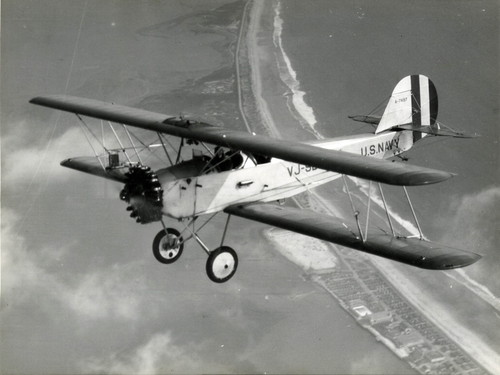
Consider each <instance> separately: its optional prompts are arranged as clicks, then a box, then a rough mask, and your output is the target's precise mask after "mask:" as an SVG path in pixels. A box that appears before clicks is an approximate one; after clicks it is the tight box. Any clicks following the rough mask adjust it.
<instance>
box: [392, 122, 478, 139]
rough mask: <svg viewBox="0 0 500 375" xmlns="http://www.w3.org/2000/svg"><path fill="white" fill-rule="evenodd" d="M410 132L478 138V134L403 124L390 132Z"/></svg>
mask: <svg viewBox="0 0 500 375" xmlns="http://www.w3.org/2000/svg"><path fill="white" fill-rule="evenodd" d="M398 129H399V130H412V131H415V132H420V133H425V134H430V135H435V136H442V137H455V138H476V137H479V134H468V133H464V132H458V131H455V130H452V129H447V128H444V129H443V128H438V127H437V126H418V127H414V126H413V125H412V124H404V125H398V126H396V127H394V128H392V130H398Z"/></svg>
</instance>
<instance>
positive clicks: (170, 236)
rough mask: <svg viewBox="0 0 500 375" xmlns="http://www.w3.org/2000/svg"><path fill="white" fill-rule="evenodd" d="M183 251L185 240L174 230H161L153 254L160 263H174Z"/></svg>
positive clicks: (154, 244) (154, 243) (155, 240)
mask: <svg viewBox="0 0 500 375" xmlns="http://www.w3.org/2000/svg"><path fill="white" fill-rule="evenodd" d="M183 249H184V240H183V239H182V236H181V234H180V233H179V232H178V231H177V230H175V229H173V228H166V229H163V230H161V231H160V232H158V234H157V235H156V237H155V239H154V241H153V254H154V256H155V258H156V260H158V262H160V263H164V264H170V263H174V262H175V261H176V260H177V259H179V257H180V256H181V254H182V250H183Z"/></svg>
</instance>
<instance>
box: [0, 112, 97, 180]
mask: <svg viewBox="0 0 500 375" xmlns="http://www.w3.org/2000/svg"><path fill="white" fill-rule="evenodd" d="M30 126H32V125H29V124H27V122H25V121H20V122H18V123H16V124H9V125H8V126H7V125H6V128H8V129H9V131H8V133H6V134H4V135H3V139H2V147H3V148H4V152H3V153H2V155H3V156H4V160H3V163H2V187H7V188H9V187H17V186H18V185H19V184H22V183H27V182H31V181H33V179H39V180H40V179H41V178H42V177H43V176H47V177H50V178H51V179H54V178H57V179H62V178H65V176H67V175H68V174H66V173H65V170H64V169H63V168H61V167H60V166H59V163H60V162H61V161H62V160H64V159H67V158H68V157H71V156H79V155H93V154H92V150H91V149H90V146H89V145H88V144H87V142H86V141H85V137H84V135H83V134H82V131H81V129H79V128H78V127H77V126H74V127H70V128H69V129H67V130H66V131H65V132H63V133H62V134H60V135H57V136H56V135H53V134H52V132H53V131H57V127H55V128H51V129H48V132H47V134H46V135H44V136H42V137H40V138H37V139H34V140H30V138H31V137H32V136H33V135H32V134H29V127H30ZM54 126H55V125H54Z"/></svg>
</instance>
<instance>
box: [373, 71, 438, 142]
mask: <svg viewBox="0 0 500 375" xmlns="http://www.w3.org/2000/svg"><path fill="white" fill-rule="evenodd" d="M437 112H438V97H437V92H436V88H435V87H434V84H433V83H432V81H431V80H430V79H429V78H428V77H426V76H424V75H411V76H407V77H405V78H403V79H402V80H401V81H399V83H398V84H397V85H396V87H395V88H394V90H393V92H392V95H391V98H390V99H389V102H388V103H387V107H385V111H384V114H383V116H382V119H381V120H380V123H379V125H378V127H377V130H376V131H375V133H376V134H377V133H381V132H383V131H385V130H389V129H391V128H393V127H397V126H401V125H408V124H411V125H412V126H413V127H415V128H418V127H421V126H431V125H434V124H435V123H436V118H437ZM416 133H417V132H415V135H417V134H416ZM418 136H420V137H421V133H418Z"/></svg>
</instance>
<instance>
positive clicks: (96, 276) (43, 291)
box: [2, 209, 145, 320]
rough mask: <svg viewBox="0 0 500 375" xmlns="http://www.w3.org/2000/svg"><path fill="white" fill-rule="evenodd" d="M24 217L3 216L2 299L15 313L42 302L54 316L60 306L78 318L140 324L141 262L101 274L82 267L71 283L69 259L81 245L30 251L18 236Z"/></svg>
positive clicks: (6, 213) (6, 212)
mask: <svg viewBox="0 0 500 375" xmlns="http://www.w3.org/2000/svg"><path fill="white" fill-rule="evenodd" d="M18 222H19V216H18V215H17V214H16V213H15V212H14V211H12V210H9V209H3V212H2V292H3V296H2V298H3V299H4V301H5V302H6V303H8V304H9V305H10V306H12V308H13V309H15V308H22V306H25V305H26V304H30V303H33V301H35V300H36V301H40V302H41V303H42V305H43V304H45V305H43V306H37V308H45V309H49V310H50V311H54V309H57V307H54V306H53V305H52V303H54V302H56V303H58V305H59V306H63V307H64V308H67V309H69V310H71V311H72V312H73V314H74V317H75V318H76V319H81V318H84V319H87V320H88V319H94V320H96V319H109V318H113V319H120V320H135V319H138V318H139V317H143V316H144V313H145V312H144V311H141V299H142V293H141V291H140V288H138V285H141V284H142V282H143V281H142V279H143V276H142V274H143V273H142V270H141V268H140V264H138V263H137V262H135V263H129V264H123V265H119V264H115V265H113V266H111V267H109V266H108V267H104V268H101V269H93V270H90V269H85V268H82V269H81V270H78V271H76V272H74V273H73V274H72V275H71V278H68V277H64V275H65V273H67V272H68V270H67V269H64V268H63V267H64V266H63V263H64V260H65V256H66V255H67V254H70V253H71V251H74V247H75V246H77V245H76V244H69V245H67V246H66V247H61V246H55V245H54V246H44V247H35V246H32V247H30V246H29V244H28V241H27V240H26V239H25V238H24V237H23V236H21V235H20V234H19V233H17V232H16V227H17V223H18Z"/></svg>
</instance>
